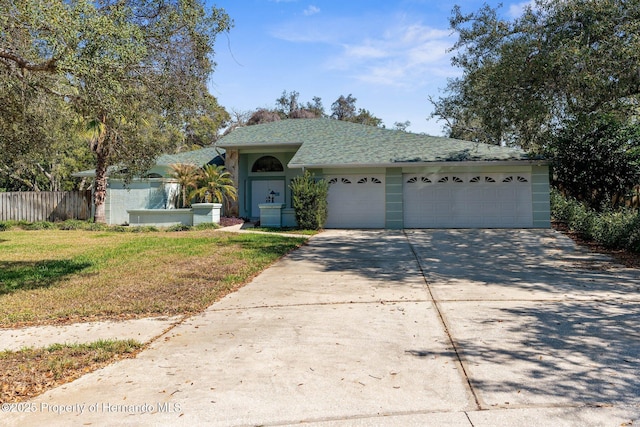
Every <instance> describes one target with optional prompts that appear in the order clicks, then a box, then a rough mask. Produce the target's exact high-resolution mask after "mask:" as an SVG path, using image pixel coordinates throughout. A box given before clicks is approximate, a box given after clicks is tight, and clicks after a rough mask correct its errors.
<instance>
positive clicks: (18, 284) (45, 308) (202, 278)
mask: <svg viewBox="0 0 640 427" xmlns="http://www.w3.org/2000/svg"><path fill="white" fill-rule="evenodd" d="M304 241H305V239H304V238H292V237H288V236H287V237H285V236H283V237H280V236H276V235H263V234H232V233H221V232H217V231H215V230H199V231H188V232H175V233H171V232H157V233H153V232H152V233H118V232H113V231H81V230H38V231H26V230H10V231H4V232H1V233H0V327H4V328H8V327H16V326H22V325H26V324H45V323H62V322H76V321H87V320H92V321H93V320H100V319H126V318H136V317H148V316H161V315H167V316H174V315H183V314H193V313H197V312H200V311H202V310H204V309H205V308H206V307H207V306H209V305H210V304H212V303H213V302H215V301H216V300H217V299H219V298H221V297H222V296H224V295H225V294H227V293H229V292H231V291H233V290H235V289H236V288H238V287H239V286H240V285H242V284H243V283H246V282H247V281H249V280H250V279H251V278H252V277H253V276H255V275H256V274H257V273H259V272H260V271H262V270H263V269H264V268H266V267H267V266H268V265H269V264H271V263H272V262H274V261H275V260H276V259H278V258H280V257H281V256H282V255H284V254H286V253H288V252H289V251H291V250H292V249H294V248H296V247H298V246H299V245H301V244H302V243H303V242H304Z"/></svg>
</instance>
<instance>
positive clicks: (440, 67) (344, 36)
mask: <svg viewBox="0 0 640 427" xmlns="http://www.w3.org/2000/svg"><path fill="white" fill-rule="evenodd" d="M389 23H392V24H389ZM271 35H272V36H273V37H275V38H277V39H280V40H285V41H287V42H292V43H314V44H324V45H327V46H328V47H329V49H328V50H325V51H328V52H330V53H329V54H328V56H325V57H318V56H317V57H316V59H320V61H321V64H322V66H323V67H324V68H325V69H327V70H330V71H336V72H340V74H341V75H343V76H345V77H349V78H351V79H354V80H357V81H360V82H365V83H375V84H379V85H386V86H394V87H415V85H416V82H417V81H418V82H424V81H426V80H429V79H430V76H434V75H437V76H439V77H442V76H445V77H446V76H453V75H456V70H455V69H453V68H452V67H451V64H450V57H451V55H450V54H449V53H448V52H447V49H448V48H450V47H451V46H452V45H453V44H454V43H455V38H454V36H453V35H452V34H451V32H450V31H449V30H448V29H440V28H434V27H432V26H428V25H425V24H424V23H422V22H421V21H418V20H416V19H414V18H412V17H407V16H406V15H396V16H394V17H389V16H371V15H368V16H362V17H358V18H354V17H351V18H349V17H333V18H331V17H328V16H324V17H323V19H321V20H318V21H316V22H315V23H314V25H308V23H307V22H305V21H302V20H295V21H289V22H286V23H281V24H279V25H278V26H277V27H275V28H272V30H271Z"/></svg>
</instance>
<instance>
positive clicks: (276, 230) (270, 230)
mask: <svg viewBox="0 0 640 427" xmlns="http://www.w3.org/2000/svg"><path fill="white" fill-rule="evenodd" d="M251 230H255V231H264V232H268V233H283V234H302V235H305V236H315V235H316V234H318V233H319V232H320V231H318V230H300V229H298V228H296V227H282V228H275V227H254V228H252V229H251Z"/></svg>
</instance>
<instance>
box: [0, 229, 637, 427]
mask: <svg viewBox="0 0 640 427" xmlns="http://www.w3.org/2000/svg"><path fill="white" fill-rule="evenodd" d="M639 309H640V273H639V272H638V271H637V270H629V269H624V268H620V267H619V266H617V265H615V264H613V263H612V262H611V261H610V260H609V259H608V258H606V257H603V256H599V255H594V254H590V253H587V252H585V251H583V250H580V249H578V248H576V247H575V245H574V244H573V243H572V242H571V241H570V240H569V239H567V238H565V237H563V236H562V235H561V234H558V233H556V232H554V231H551V230H523V231H519V230H446V231H444V230H443V231H438V230H419V231H418V230H416V231H412V230H411V231H406V232H397V231H327V232H325V233H322V234H320V235H318V236H316V237H314V238H313V239H311V241H310V242H309V244H308V245H307V246H304V247H302V248H301V249H299V250H297V251H295V252H294V253H292V254H290V255H289V256H287V257H285V258H284V259H283V260H281V261H280V262H278V263H276V264H274V265H273V266H272V267H271V268H269V269H268V270H266V271H265V272H263V273H262V274H261V275H259V276H258V277H256V278H255V279H254V280H253V282H252V283H250V284H249V285H247V286H246V287H244V288H242V289H241V290H240V291H238V292H237V293H234V294H232V295H229V296H228V297H226V298H225V299H223V300H222V301H220V302H219V303H217V304H215V305H213V306H211V307H210V308H209V309H208V310H207V311H206V312H205V313H203V314H202V315H199V316H195V317H193V318H191V319H189V320H187V321H185V322H183V323H182V324H180V325H178V326H177V327H175V328H174V329H172V330H171V331H170V332H168V333H167V334H165V335H164V336H163V337H161V338H160V339H158V340H156V341H155V342H154V343H153V344H152V345H151V347H150V348H149V349H148V350H147V351H145V352H143V353H141V354H140V355H139V356H138V358H136V359H131V360H125V361H122V362H119V363H117V364H114V365H111V366H109V367H107V368H105V369H102V370H100V371H97V372H94V373H92V374H89V375H86V376H84V377H82V378H81V379H79V380H77V381H75V382H73V383H71V384H68V385H66V386H63V387H60V388H58V389H55V390H52V391H51V392H49V393H46V394H45V395H43V396H41V397H39V398H37V399H35V400H33V401H31V402H29V405H28V406H26V407H22V408H13V409H14V411H17V410H18V409H22V410H23V411H26V410H30V411H31V412H30V413H24V412H23V413H17V412H11V413H9V412H5V413H4V414H1V417H2V424H3V425H41V424H42V425H65V426H66V425H87V424H91V425H219V426H231V425H246V426H253V425H278V426H280V425H300V424H302V425H317V426H332V425H338V426H351V425H356V426H361V425H362V426H363V425H372V426H377V425H402V426H409V425H416V426H424V425H435V426H439V425H447V426H494V425H555V426H573V425H575V426H584V425H605V426H606V425H611V426H621V425H632V424H633V423H634V421H635V422H637V420H638V419H640V310H639Z"/></svg>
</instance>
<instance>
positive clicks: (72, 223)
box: [58, 219, 89, 230]
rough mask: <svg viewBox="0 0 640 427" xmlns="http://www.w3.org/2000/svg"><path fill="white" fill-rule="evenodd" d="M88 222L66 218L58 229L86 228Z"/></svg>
mask: <svg viewBox="0 0 640 427" xmlns="http://www.w3.org/2000/svg"><path fill="white" fill-rule="evenodd" d="M88 224H89V223H88V222H86V221H81V220H78V219H68V220H66V221H64V222H62V223H60V225H59V226H58V228H59V229H60V230H86V228H87V225H88Z"/></svg>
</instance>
